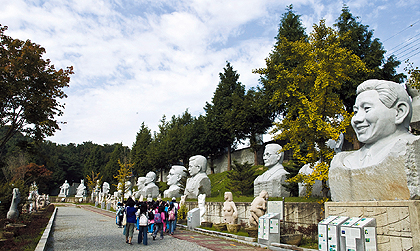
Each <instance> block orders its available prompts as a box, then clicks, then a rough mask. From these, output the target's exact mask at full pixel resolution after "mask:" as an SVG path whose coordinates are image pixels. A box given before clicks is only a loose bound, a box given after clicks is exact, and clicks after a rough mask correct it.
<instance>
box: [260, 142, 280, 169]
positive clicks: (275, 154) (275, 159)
mask: <svg viewBox="0 0 420 251" xmlns="http://www.w3.org/2000/svg"><path fill="white" fill-rule="evenodd" d="M281 149H282V147H281V146H280V145H279V144H267V145H266V146H265V150H264V156H263V159H264V165H265V166H266V167H268V168H271V167H273V166H275V165H276V164H281V163H282V162H283V157H284V153H283V152H280V150H281Z"/></svg>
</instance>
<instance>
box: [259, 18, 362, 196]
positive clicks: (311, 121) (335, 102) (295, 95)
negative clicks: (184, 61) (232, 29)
mask: <svg viewBox="0 0 420 251" xmlns="http://www.w3.org/2000/svg"><path fill="white" fill-rule="evenodd" d="M313 28H314V29H313V32H312V33H311V34H310V37H309V39H308V40H307V41H305V40H303V39H302V40H298V41H294V42H291V41H288V40H287V39H286V38H284V39H282V43H279V44H277V45H276V46H277V48H276V50H277V51H279V52H284V54H283V55H285V56H287V59H286V62H294V64H293V67H290V66H285V65H284V64H282V63H277V64H274V63H273V62H271V61H270V60H272V59H271V58H270V57H269V58H267V59H266V65H267V67H266V68H261V69H257V70H255V71H254V72H255V73H259V74H261V75H262V78H264V76H267V75H269V74H270V76H273V73H274V75H275V76H276V77H275V78H272V77H270V78H266V79H265V80H266V81H264V85H266V87H267V86H268V88H270V89H275V92H274V95H273V96H272V97H271V102H272V103H273V104H278V105H279V106H281V110H282V113H281V115H282V116H281V118H280V120H279V122H276V123H274V129H273V131H272V133H273V134H274V135H275V136H274V138H275V139H280V140H286V141H287V142H288V143H287V144H286V145H285V146H284V147H283V151H285V150H289V149H291V150H292V151H293V158H294V159H296V160H298V161H299V162H300V163H303V164H307V163H310V164H312V168H313V172H312V174H310V175H302V174H298V175H297V176H295V177H293V178H291V179H289V181H291V182H303V183H304V184H305V185H306V186H307V188H309V190H310V189H311V187H312V185H313V184H314V183H315V181H316V180H321V181H322V183H323V195H324V197H326V196H327V193H328V187H327V186H326V184H327V183H326V182H327V180H328V169H329V164H330V162H331V159H332V157H333V155H334V152H333V150H332V149H329V148H328V147H327V146H326V145H325V143H326V141H327V140H328V139H337V138H338V137H339V135H340V134H341V133H345V131H346V128H348V126H349V124H350V119H351V114H350V113H348V112H347V111H346V110H345V107H344V105H343V102H342V100H341V99H340V95H339V93H340V91H341V90H342V83H343V82H345V81H346V80H349V78H350V77H349V76H351V75H352V74H354V73H356V72H360V71H362V72H367V71H368V70H367V69H366V67H365V65H364V63H363V62H362V61H361V60H360V58H359V57H358V56H356V55H354V54H352V52H351V51H348V50H346V49H344V48H342V47H340V38H339V36H338V35H337V32H336V31H335V30H333V29H332V28H330V27H327V26H326V25H325V21H324V20H321V21H320V23H319V25H314V26H313Z"/></svg>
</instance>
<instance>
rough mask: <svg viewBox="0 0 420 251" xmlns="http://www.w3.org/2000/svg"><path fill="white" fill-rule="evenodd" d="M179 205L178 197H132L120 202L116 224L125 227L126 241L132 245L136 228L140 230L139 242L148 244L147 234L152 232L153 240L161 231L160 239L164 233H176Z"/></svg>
mask: <svg viewBox="0 0 420 251" xmlns="http://www.w3.org/2000/svg"><path fill="white" fill-rule="evenodd" d="M178 209H179V205H178V203H177V202H176V198H172V201H170V202H169V201H166V202H165V201H163V200H160V199H158V200H157V201H153V200H152V201H149V202H146V201H134V200H133V199H132V198H131V197H130V198H128V199H127V201H124V203H121V202H120V203H118V208H117V213H116V214H117V216H116V224H117V225H118V226H119V227H124V230H123V234H124V235H125V242H126V243H128V244H130V245H132V239H133V234H134V229H137V230H138V231H139V235H138V239H137V242H138V243H139V244H140V243H142V242H143V245H147V234H148V233H150V234H151V235H152V237H153V240H155V239H156V236H157V234H158V233H159V232H160V239H163V233H164V232H166V233H168V234H170V235H173V234H174V231H175V228H176V221H177V215H178Z"/></svg>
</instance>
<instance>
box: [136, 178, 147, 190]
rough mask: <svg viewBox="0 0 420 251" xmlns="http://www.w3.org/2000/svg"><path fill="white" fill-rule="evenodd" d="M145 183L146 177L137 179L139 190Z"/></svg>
mask: <svg viewBox="0 0 420 251" xmlns="http://www.w3.org/2000/svg"><path fill="white" fill-rule="evenodd" d="M145 183H146V177H139V178H138V179H137V184H136V185H137V188H138V190H139V191H140V190H142V189H143V187H144V184H145Z"/></svg>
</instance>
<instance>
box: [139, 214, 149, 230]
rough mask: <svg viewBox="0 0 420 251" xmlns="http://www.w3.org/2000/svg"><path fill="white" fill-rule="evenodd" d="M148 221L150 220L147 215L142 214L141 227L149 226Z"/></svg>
mask: <svg viewBox="0 0 420 251" xmlns="http://www.w3.org/2000/svg"><path fill="white" fill-rule="evenodd" d="M148 220H149V219H148V218H147V216H146V215H145V214H141V215H140V218H139V226H141V227H145V226H147V223H148Z"/></svg>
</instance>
